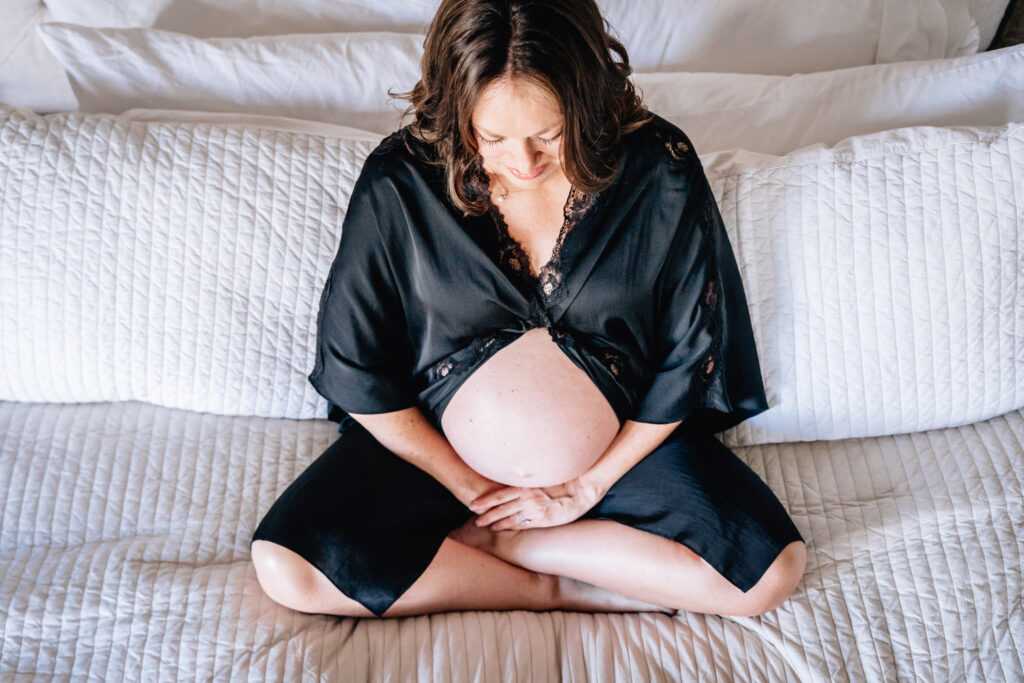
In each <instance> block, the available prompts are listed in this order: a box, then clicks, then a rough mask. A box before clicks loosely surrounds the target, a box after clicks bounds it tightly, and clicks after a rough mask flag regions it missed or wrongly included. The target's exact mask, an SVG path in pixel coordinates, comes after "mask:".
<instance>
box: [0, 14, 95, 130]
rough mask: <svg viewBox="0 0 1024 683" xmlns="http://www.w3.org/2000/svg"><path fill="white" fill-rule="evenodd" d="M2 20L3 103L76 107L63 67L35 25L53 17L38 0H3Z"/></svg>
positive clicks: (0, 76)
mask: <svg viewBox="0 0 1024 683" xmlns="http://www.w3.org/2000/svg"><path fill="white" fill-rule="evenodd" d="M2 9H3V15H2V19H0V102H7V103H9V104H14V105H17V106H19V107H27V108H30V109H35V110H37V111H61V110H70V109H75V108H76V107H77V106H78V104H77V102H76V101H75V94H74V93H73V92H72V91H71V84H70V83H68V77H67V76H66V75H65V73H64V68H63V67H62V66H61V64H60V62H59V61H57V59H56V58H55V57H54V56H53V54H52V53H51V52H50V51H49V50H48V49H47V48H46V45H45V44H44V43H43V41H42V39H41V38H40V37H39V34H38V33H37V32H36V25H37V24H39V23H40V22H41V21H49V20H50V19H51V18H52V17H51V16H50V13H49V11H48V10H47V9H46V7H45V6H44V5H43V3H41V2H39V0H4V1H3V7H2Z"/></svg>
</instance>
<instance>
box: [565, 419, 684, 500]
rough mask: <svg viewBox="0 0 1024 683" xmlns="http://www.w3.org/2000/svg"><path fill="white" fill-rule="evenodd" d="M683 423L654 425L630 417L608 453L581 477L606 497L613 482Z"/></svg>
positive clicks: (601, 496) (580, 477) (587, 484)
mask: <svg viewBox="0 0 1024 683" xmlns="http://www.w3.org/2000/svg"><path fill="white" fill-rule="evenodd" d="M680 423H681V421H678V422H669V423H668V424H654V423H651V422H635V421H633V420H626V421H625V423H623V425H622V429H620V430H619V433H618V434H617V435H616V436H615V438H614V439H612V442H611V444H610V445H609V446H608V448H607V449H606V450H605V452H604V453H603V454H602V455H601V457H600V458H598V460H597V462H595V463H594V464H593V465H591V466H590V467H589V468H588V469H587V470H586V471H585V472H584V473H583V474H581V475H580V476H579V479H580V480H581V481H582V482H583V483H584V484H585V485H586V486H591V487H595V488H596V489H597V490H598V491H599V493H600V496H599V498H603V497H604V494H605V493H607V492H608V489H610V488H611V487H612V484H614V483H615V482H617V481H618V480H619V479H620V478H621V477H622V475H624V474H625V473H626V472H628V471H629V470H630V469H632V467H633V465H636V464H637V463H638V462H640V461H641V460H643V459H644V458H645V457H647V455H648V454H649V453H650V452H651V451H653V450H654V449H655V448H657V447H658V446H660V445H661V442H662V441H664V440H665V439H666V438H667V437H668V435H669V434H671V433H672V432H673V431H674V430H675V428H676V427H678V426H679V424H680Z"/></svg>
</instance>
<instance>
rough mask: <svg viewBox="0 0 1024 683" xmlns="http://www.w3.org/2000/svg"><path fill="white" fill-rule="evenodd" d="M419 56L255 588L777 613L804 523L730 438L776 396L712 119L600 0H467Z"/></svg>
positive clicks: (426, 599) (491, 603) (261, 542)
mask: <svg viewBox="0 0 1024 683" xmlns="http://www.w3.org/2000/svg"><path fill="white" fill-rule="evenodd" d="M424 48H425V49H424V56H423V61H422V78H421V80H420V81H419V82H418V83H417V84H416V87H415V88H414V89H413V90H412V91H411V92H410V93H407V94H404V95H403V97H405V98H406V99H408V100H410V101H411V106H410V112H411V113H413V114H414V121H413V122H412V123H410V124H409V125H407V126H405V127H403V128H401V129H400V130H399V131H397V132H396V133H394V134H392V135H390V136H388V137H387V138H386V139H384V140H383V141H382V142H381V143H380V145H379V146H378V147H377V148H376V149H375V150H374V151H373V152H372V153H371V154H370V155H369V157H368V158H367V159H366V161H365V163H364V165H363V168H362V171H361V173H360V175H359V178H358V179H357V181H356V183H355V185H354V187H353V190H352V196H351V198H350V200H349V204H348V212H347V214H346V216H345V219H344V223H343V226H342V236H341V242H340V245H339V247H338V251H337V255H336V257H335V260H334V263H333V266H332V267H331V270H330V273H329V274H328V277H327V281H326V283H325V285H324V290H323V294H322V297H321V300H320V315H319V319H318V335H317V349H316V364H315V367H314V368H313V371H312V373H311V374H310V376H309V379H310V382H312V384H313V386H314V387H315V388H316V389H317V391H318V392H319V393H320V394H322V395H323V396H324V397H325V398H327V399H328V402H329V409H330V417H331V418H332V419H337V420H339V421H340V422H341V427H340V436H339V438H338V439H337V440H336V441H335V442H334V443H333V444H332V445H331V446H330V447H329V448H328V449H327V450H326V451H324V452H323V453H322V454H321V455H320V457H319V458H318V459H317V460H316V461H315V462H313V463H312V464H311V465H310V466H309V467H308V468H307V469H306V470H305V471H304V472H303V473H302V474H301V475H300V476H299V477H298V478H297V479H296V480H295V481H294V482H293V483H292V484H291V485H290V486H289V487H288V488H287V489H286V490H285V491H284V493H282V494H281V496H280V498H278V500H277V501H276V502H275V503H274V505H273V506H272V507H271V508H270V510H269V511H268V512H267V514H266V516H265V517H264V518H263V520H262V521H261V522H260V524H259V526H258V527H257V529H256V531H255V533H254V534H253V540H252V555H253V562H254V564H255V566H256V571H257V575H258V577H259V581H260V584H261V586H262V587H263V589H264V590H265V591H266V593H267V594H268V595H269V596H270V597H271V598H273V599H274V600H276V601H277V602H279V603H281V604H283V605H286V606H288V607H291V608H292V609H295V610H299V611H303V612H314V613H328V614H339V615H349V616H366V617H369V616H378V617H379V616H404V615H413V614H424V613H430V612H443V611H450V610H471V609H491V610H494V609H529V610H549V609H569V610H583V611H638V610H660V611H667V612H669V613H674V612H675V611H676V610H678V609H684V610H691V611H695V612H705V613H715V614H732V615H757V614H762V613H764V612H766V611H769V610H772V609H775V608H776V607H778V606H779V605H780V604H782V603H783V602H785V601H786V600H787V599H788V598H789V596H790V595H791V594H792V592H793V590H794V589H795V587H796V585H797V584H798V583H799V580H800V577H801V575H802V573H803V569H804V564H805V548H804V542H803V538H802V536H801V535H800V533H799V531H798V530H797V529H796V527H795V525H794V524H793V522H792V520H791V519H790V517H789V515H788V514H787V512H786V510H785V509H784V508H783V506H782V504H781V503H780V501H779V500H778V499H777V498H776V497H775V495H774V494H773V493H772V491H771V489H769V488H768V486H767V485H766V484H765V483H764V482H763V481H762V480H761V479H760V478H759V477H758V476H757V475H756V473H754V471H753V470H751V469H750V468H749V467H748V466H747V465H746V464H744V463H743V462H742V461H741V460H740V459H739V458H738V457H737V456H736V455H735V454H734V453H732V452H731V451H730V450H729V449H727V448H726V447H725V446H723V445H722V443H721V442H719V441H718V440H717V439H716V438H715V436H714V434H715V433H717V432H720V431H722V430H724V429H726V428H729V427H732V426H734V425H736V424H738V423H739V422H741V421H742V420H744V419H746V418H748V417H751V416H753V415H757V414H759V413H761V412H763V411H764V410H766V409H767V408H768V404H767V400H766V396H765V392H764V385H763V382H762V378H761V370H760V366H759V363H758V356H757V350H756V348H755V344H754V335H753V331H752V329H751V323H750V318H749V313H748V310H747V303H746V298H745V295H744V290H743V283H742V281H741V279H740V274H739V270H738V267H737V264H736V260H735V257H734V255H733V252H732V248H731V245H730V243H729V239H728V236H727V234H726V231H725V228H724V225H723V223H722V218H721V215H720V214H719V211H718V206H717V204H716V203H715V199H714V196H713V195H712V193H711V189H710V187H709V185H708V181H707V179H706V177H705V175H704V170H703V168H702V165H701V163H700V160H699V159H698V157H697V154H696V152H695V151H694V149H693V146H692V145H691V143H690V140H689V138H688V137H687V136H686V135H685V134H684V133H683V132H682V131H681V130H680V129H679V128H678V127H676V126H674V125H672V124H671V123H669V122H668V121H666V120H665V119H663V118H661V117H660V116H658V115H656V114H654V113H652V112H650V111H648V110H647V109H646V108H645V107H644V106H643V104H642V102H641V99H640V97H639V95H638V94H637V93H636V92H635V91H634V89H633V87H632V84H631V82H630V81H629V79H628V76H629V74H630V73H631V71H630V67H629V60H628V56H627V54H626V51H625V49H624V47H623V46H622V44H621V43H620V42H618V41H617V40H615V39H614V38H613V37H612V36H611V35H610V34H609V33H608V32H607V31H606V24H605V22H604V19H603V17H602V16H601V14H600V11H599V10H598V8H597V6H596V4H595V3H594V0H562V1H560V2H535V1H530V0H444V1H443V2H442V3H441V5H440V7H439V9H438V11H437V14H436V15H435V17H434V19H433V21H432V22H431V24H430V27H429V30H428V32H427V36H426V40H425V43H424ZM616 55H617V56H618V58H617V59H616V58H615V57H616Z"/></svg>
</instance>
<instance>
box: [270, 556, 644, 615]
mask: <svg viewBox="0 0 1024 683" xmlns="http://www.w3.org/2000/svg"><path fill="white" fill-rule="evenodd" d="M252 557H253V563H254V564H255V565H256V573H257V576H258V578H259V581H260V584H261V585H262V586H263V590H264V591H265V592H266V593H267V594H268V595H269V596H270V597H271V598H273V599H274V600H275V601H276V602H279V603H281V604H283V605H285V606H287V607H290V608H292V609H295V610H298V611H300V612H310V613H314V614H337V615H344V616H357V617H372V616H374V615H373V613H372V612H371V611H370V610H368V609H366V607H364V606H363V605H362V604H360V603H358V602H356V601H355V600H353V599H351V598H349V597H348V596H346V595H345V594H344V593H342V592H341V591H339V590H338V588H337V587H336V586H335V585H334V584H333V583H331V581H330V580H329V579H328V578H327V577H326V576H324V574H323V573H322V572H320V570H318V569H317V568H316V567H314V566H313V565H311V564H310V563H309V562H307V561H306V560H305V559H303V558H302V556H301V555H299V554H297V553H295V552H293V551H292V550H289V549H288V548H285V547H284V546H281V545H279V544H277V543H272V542H270V541H262V540H259V541H253V543H252ZM574 583H575V582H570V581H568V580H567V579H564V578H563V577H559V576H552V575H548V574H540V573H536V572H533V571H529V570H526V569H522V568H520V567H517V566H514V565H511V564H509V563H507V562H505V561H504V560H501V559H499V558H498V557H495V556H494V555H492V554H490V553H488V552H485V551H483V550H480V549H477V548H474V547H471V546H468V545H465V544H463V543H460V542H458V541H456V540H454V539H452V538H445V539H444V542H443V543H442V544H441V547H440V549H439V550H438V552H437V554H436V555H435V556H434V560H433V561H432V562H431V563H430V565H429V566H428V567H427V569H426V570H425V571H424V572H423V574H422V575H421V576H420V577H419V578H418V579H417V580H416V581H415V582H414V583H413V584H412V586H410V587H409V589H408V590H407V591H406V592H405V593H403V594H402V595H401V597H399V598H398V600H396V601H395V603H394V604H393V605H392V606H391V607H390V608H388V610H387V611H386V612H385V613H384V615H383V616H385V617H399V616H407V615H415V614H431V613H435V612H450V611H457V610H512V609H526V610H534V611H543V610H554V609H569V610H575V611H601V612H635V611H654V610H662V609H663V608H661V607H659V606H657V605H651V604H647V603H644V602H642V601H639V600H633V599H630V598H626V597H624V596H621V595H617V594H615V593H612V592H609V591H604V590H600V589H598V590H596V591H589V592H583V591H578V590H564V589H567V588H571V587H573V585H574ZM565 593H568V595H566V594H565Z"/></svg>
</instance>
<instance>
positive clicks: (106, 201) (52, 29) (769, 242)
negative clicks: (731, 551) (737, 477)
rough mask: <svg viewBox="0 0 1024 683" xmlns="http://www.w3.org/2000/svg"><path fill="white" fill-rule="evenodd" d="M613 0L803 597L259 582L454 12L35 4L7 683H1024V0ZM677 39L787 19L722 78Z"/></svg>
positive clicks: (18, 106) (2, 544) (10, 392)
mask: <svg viewBox="0 0 1024 683" xmlns="http://www.w3.org/2000/svg"><path fill="white" fill-rule="evenodd" d="M599 4H602V8H603V9H604V10H605V12H606V13H607V15H608V16H609V17H612V18H614V17H620V20H619V21H618V29H619V31H620V33H621V34H622V35H623V38H624V39H625V42H626V46H627V49H630V46H631V45H635V46H636V50H635V54H636V58H637V61H636V64H637V70H636V73H635V74H634V81H635V82H636V83H637V85H638V86H639V87H640V89H641V91H642V93H643V95H644V98H645V100H646V101H647V103H648V105H649V106H650V107H651V108H652V110H654V111H656V112H658V113H659V114H662V115H663V116H665V117H666V118H667V119H668V120H670V121H672V122H673V123H676V124H677V125H679V126H680V127H681V128H682V129H683V130H685V131H686V132H687V134H688V135H689V136H690V138H691V140H692V142H693V144H694V147H695V149H696V151H697V152H698V154H699V155H700V157H701V161H702V163H703V165H704V167H705V170H706V173H707V176H708V179H709V182H710V183H711V185H712V188H713V190H714V193H715V195H716V199H717V200H718V203H719V206H720V209H721V212H722V215H723V218H724V220H725V223H726V225H727V228H728V231H729V236H730V241H731V243H732V246H733V248H734V251H735V253H736V257H737V263H738V265H739V267H740V270H741V273H742V276H743V279H744V284H745V288H746V290H747V298H748V302H749V304H750V311H751V321H752V324H753V327H754V332H755V335H756V337H757V343H758V350H759V355H760V356H761V358H762V364H763V372H764V379H765V387H766V392H767V395H768V399H769V405H770V406H771V408H770V409H769V410H768V411H766V412H765V413H763V414H761V415H758V416H755V417H754V418H751V419H750V420H747V421H746V422H744V423H742V424H740V425H738V426H737V427H735V428H733V429H731V430H727V431H726V432H723V433H722V434H721V435H719V436H720V438H721V439H722V441H723V442H724V443H725V444H726V445H728V446H729V447H731V448H732V449H733V450H734V451H735V452H736V453H737V454H738V455H739V456H740V457H741V458H742V459H743V460H744V462H746V463H747V464H749V465H750V466H751V468H753V469H754V471H755V472H757V473H758V474H759V475H760V476H761V477H762V478H763V479H764V480H765V482H766V483H767V484H768V485H769V486H770V487H771V488H772V490H773V491H774V492H775V493H776V495H777V496H778V497H779V498H780V500H781V501H782V503H783V504H784V505H785V507H786V509H787V510H788V511H789V512H790V514H791V515H792V517H793V520H794V522H795V523H796V525H797V527H798V528H799V529H800V531H801V533H802V534H803V535H804V537H805V538H807V539H808V563H807V569H806V573H805V576H804V579H803V581H802V582H801V585H800V586H799V587H798V589H797V591H796V593H795V594H794V595H793V597H792V598H791V599H790V600H789V601H788V602H787V603H786V604H785V605H783V606H782V607H781V608H779V609H777V610H775V611H773V612H770V613H768V614H765V615H762V616H759V617H731V616H726V617H722V616H714V615H700V614H691V613H686V612H680V613H679V614H677V615H675V616H673V617H669V616H667V615H664V614H660V613H639V614H590V613H577V612H564V611H552V612H530V611H523V610H516V611H507V612H489V611H470V612H450V613H441V614H433V615H427V616H419V617H404V618H397V619H380V620H374V619H365V620H364V619H353V618H343V617H334V616H324V615H312V614H301V613H298V612H294V611H291V610H288V609H287V608H284V607H282V606H280V605H277V604H276V603H274V602H273V601H272V600H270V599H269V598H268V597H267V596H266V595H265V594H264V593H263V591H262V589H261V588H260V586H259V584H258V582H257V579H256V575H255V571H254V569H253V567H252V564H251V560H250V557H249V539H250V537H251V534H252V531H253V529H254V527H255V525H256V524H257V523H258V521H259V519H260V517H261V515H262V514H263V513H264V512H265V510H266V509H267V508H268V507H269V505H270V504H271V503H272V502H273V501H274V500H275V499H276V497H277V496H278V495H279V494H280V493H281V491H283V490H284V488H285V487H286V486H287V485H288V484H289V483H290V482H291V481H292V480H293V479H294V478H295V477H296V476H297V475H298V474H299V473H300V472H301V471H302V470H303V469H304V468H305V467H306V466H307V465H308V464H309V463H310V462H312V460H313V459H314V458H315V457H316V456H317V455H319V453H321V452H322V451H323V450H324V449H325V448H326V447H327V446H328V445H329V444H330V443H331V442H332V441H333V440H334V438H336V436H337V427H338V425H337V424H335V423H333V422H330V421H328V420H326V419H324V418H325V416H326V402H325V401H324V400H323V399H322V397H320V396H319V395H317V394H316V392H315V391H314V390H313V389H312V387H311V386H310V385H309V384H308V382H307V381H306V375H307V373H308V371H309V369H310V368H311V367H312V358H313V355H312V354H313V343H314V341H315V339H314V333H315V316H316V308H315V307H316V304H317V297H318V294H319V291H320V289H321V287H322V285H323V282H324V278H325V277H326V274H327V270H328V269H329V267H330V262H331V259H332V258H333V255H334V252H335V249H336V245H337V241H338V238H339V236H340V227H341V223H342V219H343V217H344V214H345V210H346V206H347V200H348V196H349V193H350V191H351V187H352V184H353V182H354V181H355V177H356V174H357V173H358V170H359V168H360V166H361V163H362V160H363V159H364V158H365V156H366V155H367V154H368V153H369V151H370V150H372V149H373V147H374V146H375V145H376V143H377V142H379V140H380V139H381V138H382V137H383V135H384V134H386V133H387V132H389V131H390V130H393V129H394V127H395V126H397V125H400V121H401V107H400V104H401V103H396V102H395V101H393V100H390V99H389V98H388V96H387V91H388V89H389V88H390V89H394V90H398V89H407V88H409V87H411V85H412V84H413V83H414V82H415V78H416V69H417V67H418V63H417V60H418V55H419V52H418V50H419V49H420V47H421V41H422V34H421V32H422V30H423V28H424V25H425V24H424V22H425V21H427V20H429V16H430V12H431V11H432V8H433V5H434V3H432V2H426V1H423V2H416V1H414V0H409V1H407V2H403V3H392V4H389V5H388V6H387V7H388V8H389V9H387V10H381V9H380V7H379V6H377V5H371V4H369V3H362V2H357V1H355V0H351V1H349V2H332V3H328V2H316V1H315V0H306V1H305V2H303V3H298V4H293V5H288V4H286V3H283V2H273V1H272V0H244V2H233V3H228V2H226V1H223V2H222V1H220V0H209V1H208V2H204V3H192V2H189V3H186V2H184V1H183V0H147V1H145V2H141V1H140V2H135V3H131V4H128V3H121V2H115V1H114V0H108V1H103V0H90V2H71V1H70V0H68V1H54V0H51V1H49V2H46V3H43V4H40V3H12V7H11V8H10V10H11V14H10V16H11V18H12V20H11V21H10V22H8V25H7V27H6V28H4V29H3V30H4V31H8V32H9V35H8V36H6V37H7V38H8V40H7V41H5V42H4V43H3V44H2V47H0V678H3V679H12V680H14V679H22V678H50V677H53V678H58V679H101V680H118V679H129V680H138V679H143V680H179V679H203V680H210V679H216V680H221V679H257V680H295V679H302V680H341V681H349V680H353V681H355V680H399V681H406V680H410V681H413V680H415V681H419V680H437V681H497V680H507V681H556V680H568V681H576V680H580V681H583V680H586V681H620V680H644V681H646V680H651V681H665V680H672V681H682V680H694V679H698V680H705V679H711V680H744V681H746V680H751V681H767V680H771V681H775V680H785V681H790V680H793V681H834V680H840V681H861V680H872V681H874V680H928V681H933V680H943V681H945V680H970V681H989V680H1006V681H1024V654H1022V652H1024V609H1022V605H1021V595H1022V594H1024V586H1022V580H1024V559H1022V558H1024V306H1022V305H1021V302H1022V301H1024V191H1022V190H1021V187H1022V185H1021V183H1022V180H1021V179H1022V178H1024V45H1010V46H1006V47H1000V48H996V49H991V50H986V49H985V47H987V46H988V45H989V44H990V43H991V41H992V37H993V36H994V35H995V30H996V26H997V25H998V24H999V21H1000V19H1001V18H1002V16H1003V15H1004V13H1005V12H1006V11H1007V10H1008V4H1007V3H1006V2H985V1H984V0H974V2H969V3H965V2H955V1H954V0H946V1H944V2H939V1H938V0H934V1H933V0H913V1H912V2H911V1H908V2H907V3H904V4H902V5H900V6H899V8H894V5H893V4H891V3H882V2H880V1H879V2H873V1H863V2H853V3H849V2H847V3H842V7H840V6H839V5H840V3H828V2H826V3H821V2H818V3H813V4H814V5H816V6H819V7H818V9H813V8H810V6H811V4H812V3H806V4H804V3H794V2H788V3H782V2H778V3H763V2H762V3H750V2H741V1H739V0H734V1H730V2H719V3H714V4H712V3H696V4H697V5H699V6H700V7H699V9H694V13H693V14H691V15H687V16H686V17H683V18H681V19H678V22H677V23H676V24H671V22H669V24H668V25H666V22H664V21H662V22H658V23H657V25H655V24H654V22H651V21H649V20H648V21H646V22H645V21H644V17H643V15H642V14H641V13H636V12H634V13H631V14H628V16H627V13H626V12H625V10H624V7H625V3H623V2H610V1H609V2H603V3H599ZM705 6H706V7H705ZM820 6H827V7H826V9H831V10H833V11H839V12H841V16H842V18H843V21H834V20H833V21H826V20H825V18H824V15H822V14H820V13H819V10H820V9H821V7H820ZM672 7H673V4H672V3H670V2H668V0H665V1H664V2H654V3H651V6H650V15H651V16H652V17H653V16H658V17H663V18H664V17H666V16H675V15H674V14H673V13H672V12H667V13H666V11H665V10H666V8H668V9H669V10H671V9H672ZM1009 9H1012V5H1011V6H1009ZM759 12H760V13H763V14H761V15H759V14H758V13H759ZM833 16H835V15H834V14H833ZM739 17H742V19H740V18H739ZM698 19H699V21H698ZM683 24H686V25H687V26H688V28H687V30H688V31H691V32H692V34H690V35H712V36H713V35H714V34H711V33H708V31H710V30H711V29H712V28H714V27H718V29H717V30H719V31H720V32H721V30H722V29H721V27H722V26H733V27H735V28H736V31H735V33H736V35H737V36H739V37H740V38H742V37H743V31H744V30H747V29H749V30H751V31H753V30H754V29H756V28H760V29H761V32H760V38H759V40H758V41H755V42H750V41H745V43H744V45H743V49H742V50H737V49H735V47H736V45H735V44H732V45H726V46H724V47H723V45H722V44H717V47H715V48H714V49H716V50H719V51H721V52H728V55H721V56H718V57H717V58H716V54H714V53H711V52H709V51H708V50H709V49H710V48H709V47H708V46H709V45H711V44H712V42H713V41H710V40H709V42H707V43H699V44H698V45H697V47H693V46H692V45H691V44H690V43H688V42H687V41H684V40H682V38H681V37H680V34H679V32H678V31H679V26H680V25H683ZM691 24H693V26H690V25H691ZM613 25H616V22H615V21H613ZM780 25H784V26H786V27H787V29H786V30H784V31H783V30H777V31H775V33H773V32H772V31H765V30H763V29H764V27H766V26H767V27H771V26H780ZM26 27H27V28H26ZM701 27H703V28H704V29H706V30H705V31H702V30H701ZM22 29H24V30H22ZM18 31H20V33H19V32H18ZM776 33H777V34H778V35H775V34H776ZM15 34H17V35H15ZM719 35H721V33H719ZM12 36H13V37H12ZM15 38H16V39H15ZM632 54H633V51H632V50H631V55H632ZM783 54H784V58H783V57H780V55H783ZM42 57H45V59H42ZM26 64H31V70H30V69H28V68H27V67H26V66H25V65H26ZM196 64H202V65H203V67H204V68H202V69H197V68H194V67H195V65H196ZM268 65H269V66H268ZM715 65H725V67H724V68H719V69H716V68H713V67H714V66H715ZM268 68H269V69H270V71H268V70H267V69H268ZM225 69H230V73H231V78H230V80H229V79H227V77H226V75H225V73H226V72H225V71H224V70H225ZM296 74H307V75H308V77H307V78H306V79H305V80H304V81H300V80H297V79H296ZM328 75H329V76H330V78H328ZM410 79H412V82H409V81H410Z"/></svg>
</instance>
